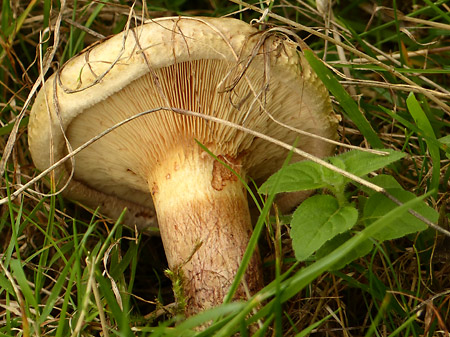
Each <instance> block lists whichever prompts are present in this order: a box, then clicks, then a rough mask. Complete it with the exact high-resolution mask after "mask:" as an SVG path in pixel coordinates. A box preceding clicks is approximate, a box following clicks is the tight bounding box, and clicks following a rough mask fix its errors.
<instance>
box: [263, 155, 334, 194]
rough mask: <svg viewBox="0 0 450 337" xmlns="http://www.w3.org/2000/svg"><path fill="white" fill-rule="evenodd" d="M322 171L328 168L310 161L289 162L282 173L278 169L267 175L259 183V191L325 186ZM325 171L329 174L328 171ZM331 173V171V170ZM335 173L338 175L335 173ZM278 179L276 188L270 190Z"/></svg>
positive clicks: (284, 190)
mask: <svg viewBox="0 0 450 337" xmlns="http://www.w3.org/2000/svg"><path fill="white" fill-rule="evenodd" d="M324 171H330V170H329V169H327V168H325V167H322V166H320V165H319V164H316V163H314V162H312V161H301V162H297V163H294V164H290V165H288V166H286V167H285V168H284V169H283V172H282V174H281V172H280V171H278V172H276V173H275V174H273V175H272V176H271V177H269V179H268V180H267V181H266V182H265V183H264V184H262V185H261V187H260V191H261V192H262V193H267V192H268V191H273V192H274V193H280V192H294V191H304V190H312V189H317V188H323V187H325V186H327V183H326V182H325V181H324ZM327 173H328V174H329V172H327ZM331 173H333V172H332V171H331ZM335 174H336V176H338V174H337V173H335ZM278 179H279V181H278V184H277V186H276V189H275V190H272V188H273V187H274V185H275V182H276V181H277V180H278Z"/></svg>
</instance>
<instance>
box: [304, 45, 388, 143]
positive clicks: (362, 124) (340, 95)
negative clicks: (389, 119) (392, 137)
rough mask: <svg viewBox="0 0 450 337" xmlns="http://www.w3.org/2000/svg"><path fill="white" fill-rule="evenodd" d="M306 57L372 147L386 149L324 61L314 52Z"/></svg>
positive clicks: (308, 51) (306, 52) (306, 53)
mask: <svg viewBox="0 0 450 337" xmlns="http://www.w3.org/2000/svg"><path fill="white" fill-rule="evenodd" d="M304 55H305V58H306V59H307V60H308V62H309V64H310V65H311V67H312V68H313V70H314V71H315V72H316V74H317V76H318V77H319V78H320V80H321V81H322V82H323V83H324V84H325V86H326V87H327V88H328V90H330V91H331V93H332V94H333V95H334V97H335V98H336V99H337V100H338V101H339V103H340V104H341V106H342V108H343V109H344V111H345V113H347V115H348V117H349V118H350V119H351V120H352V121H353V122H354V123H355V124H356V126H357V127H358V129H359V130H360V131H361V133H362V134H363V136H364V137H366V139H367V141H368V142H369V143H370V145H372V147H374V148H376V149H382V148H384V145H383V143H382V142H381V140H380V138H378V135H377V134H376V133H375V131H374V130H373V128H372V126H371V125H370V123H369V122H368V121H367V119H366V118H365V117H364V115H363V114H362V113H361V111H360V110H359V108H358V105H357V104H356V103H355V101H354V100H353V99H352V98H351V96H350V95H349V94H348V92H347V91H346V90H345V89H344V88H343V87H342V85H341V84H340V83H339V81H338V80H337V79H336V78H335V77H334V75H333V74H332V73H331V71H330V70H329V69H327V67H325V66H324V65H323V63H322V61H321V60H319V59H318V58H317V57H316V55H314V53H313V52H312V51H310V50H305V51H304Z"/></svg>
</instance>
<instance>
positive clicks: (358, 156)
mask: <svg viewBox="0 0 450 337" xmlns="http://www.w3.org/2000/svg"><path fill="white" fill-rule="evenodd" d="M381 151H384V152H387V153H389V154H388V155H384V156H383V155H379V154H376V153H371V152H362V151H357V150H352V151H348V152H346V153H343V154H341V155H339V156H338V157H335V158H340V159H341V160H342V161H343V162H344V163H345V170H346V171H348V172H350V173H353V174H354V175H357V176H358V177H362V176H365V175H366V174H369V173H370V172H373V171H376V170H379V169H381V168H383V167H386V166H388V165H389V164H392V163H393V162H395V161H397V160H399V159H401V158H403V157H405V156H406V154H404V153H403V152H398V151H394V150H390V149H382V150H381ZM333 160H334V158H332V159H331V162H332V163H333Z"/></svg>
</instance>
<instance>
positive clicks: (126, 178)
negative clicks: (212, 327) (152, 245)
mask: <svg viewBox="0 0 450 337" xmlns="http://www.w3.org/2000/svg"><path fill="white" fill-rule="evenodd" d="M163 106H166V107H167V106H170V107H173V108H179V109H187V110H191V111H196V112H199V113H202V114H205V115H210V116H215V117H218V118H221V119H223V120H227V121H230V122H233V123H236V124H240V125H245V126H246V127H247V128H249V129H251V130H255V131H258V132H261V133H264V134H266V135H268V136H271V137H274V138H277V139H280V140H282V141H284V142H287V143H294V140H295V138H296V137H297V134H296V133H295V132H291V131H289V130H286V129H285V128H283V127H282V124H287V125H290V126H292V127H294V128H297V129H301V130H304V131H307V132H311V133H314V134H317V135H320V136H323V137H327V138H330V139H336V137H337V135H336V126H337V125H336V124H337V119H336V117H335V115H334V114H333V112H332V108H331V103H330V99H329V97H328V93H327V91H326V89H325V88H324V86H323V85H322V83H321V82H320V81H319V80H318V79H317V77H316V75H315V74H314V73H313V72H312V70H311V69H310V67H309V65H308V64H307V63H306V61H305V60H304V59H303V57H302V55H301V53H300V52H299V51H297V49H296V45H295V44H294V43H293V42H291V41H289V40H288V39H286V38H285V37H283V36H277V35H274V34H265V33H264V32H258V30H257V29H255V28H254V27H251V26H250V25H248V24H246V23H244V22H241V21H239V20H235V19H230V18H227V19H216V18H162V19H158V20H153V21H151V22H149V23H147V24H144V25H142V26H139V27H137V28H135V29H133V30H128V31H125V32H124V33H122V34H119V35H117V36H114V37H112V38H110V39H108V40H105V41H103V42H102V43H100V44H97V45H95V46H93V47H92V48H89V49H88V50H86V51H84V52H83V53H82V54H80V55H78V56H77V57H75V58H73V59H71V60H69V61H68V62H67V63H66V64H65V65H64V66H63V67H62V69H61V70H60V71H59V72H58V73H57V74H55V75H53V76H52V77H50V78H49V79H48V80H47V81H46V83H45V86H44V88H43V89H42V90H41V91H40V92H39V94H38V96H37V98H36V102H35V104H34V106H33V109H32V115H31V118H30V126H29V143H30V149H31V153H32V156H33V160H34V162H35V164H36V166H37V167H38V168H40V169H45V168H47V167H49V166H50V165H51V164H52V162H54V161H56V160H58V159H59V158H61V157H62V156H64V155H65V154H67V152H68V149H70V148H76V147H78V146H79V145H81V144H83V143H85V142H86V141H87V140H89V139H90V138H92V137H94V136H96V135H97V134H99V133H100V132H102V131H104V130H106V129H108V128H109V127H111V126H112V125H114V124H116V123H118V122H120V121H122V120H124V119H126V118H128V117H130V116H133V115H135V114H137V113H139V112H142V111H147V110H151V109H155V108H158V107H163ZM266 112H270V114H271V116H273V118H275V119H277V120H278V121H280V122H281V124H277V123H274V122H273V120H272V119H271V118H269V116H268V114H267V113H266ZM63 131H64V133H63ZM65 137H67V140H68V142H69V143H70V146H68V145H67V144H66V141H65ZM196 140H197V141H198V142H200V143H201V144H203V145H204V146H206V147H207V148H208V149H209V150H210V151H211V152H212V153H214V155H215V156H217V157H218V158H220V159H221V160H223V161H224V162H226V163H227V164H228V165H229V166H231V167H232V168H233V170H234V171H235V172H237V173H238V174H239V175H240V177H242V178H243V179H244V180H245V179H247V178H248V177H251V178H252V179H254V180H256V181H261V180H263V179H265V178H267V177H268V176H269V175H270V174H272V173H273V172H275V171H276V170H277V169H278V168H279V167H280V165H281V164H282V162H283V160H284V158H285V157H286V155H287V151H284V150H280V148H278V147H277V146H276V145H273V144H270V143H266V142H264V141H262V140H261V139H258V138H255V137H254V136H253V135H251V134H248V133H244V132H242V131H239V130H236V129H233V128H230V127H227V126H226V125H223V124H220V123H213V122H208V121H207V120H205V119H201V118H196V117H193V116H183V115H180V114H176V113H174V112H173V111H171V110H170V109H169V110H164V111H160V112H156V113H153V114H148V115H145V116H143V117H141V118H139V119H136V120H133V121H131V122H129V123H127V124H126V125H123V126H121V127H120V128H118V129H117V130H115V131H114V132H111V133H109V134H107V135H106V136H105V137H103V138H101V139H100V140H99V141H97V142H95V143H94V144H92V145H91V146H89V147H88V148H86V149H85V150H83V151H81V152H80V153H79V154H77V155H76V156H75V157H74V161H73V162H72V163H68V164H67V165H65V166H62V167H59V168H58V169H57V170H56V177H57V179H58V181H62V182H64V180H67V179H68V177H69V173H70V172H71V171H72V170H73V177H72V179H71V181H70V183H69V185H68V187H67V188H66V189H65V190H64V194H65V195H66V196H68V197H69V198H73V199H76V200H79V201H82V202H84V203H86V204H87V205H89V206H92V207H96V206H100V211H102V212H104V213H105V214H108V215H110V216H111V217H116V216H117V215H118V214H119V213H120V212H121V211H122V209H123V207H124V206H126V207H128V209H129V211H128V213H127V217H126V222H127V224H128V225H131V226H133V225H137V226H138V227H139V228H140V229H142V230H148V228H149V227H151V226H155V225H156V223H155V221H154V214H155V211H156V214H157V219H158V221H157V222H158V226H159V229H160V233H161V238H162V241H163V243H164V248H165V252H166V256H167V259H168V263H169V267H170V268H171V269H172V270H177V271H180V272H181V273H180V275H182V284H183V290H184V294H185V297H186V303H187V306H186V311H185V312H186V314H187V315H192V314H194V313H196V312H198V311H201V310H203V309H207V308H210V307H213V306H215V305H217V304H220V303H221V302H222V301H223V298H224V296H225V295H226V293H227V291H228V289H229V286H230V285H231V283H232V281H233V279H234V276H235V274H236V271H237V269H238V268H239V265H240V261H241V259H242V256H243V254H244V252H245V249H246V246H247V243H248V240H249V238H250V236H251V233H252V225H251V220H250V214H249V208H248V202H247V196H246V188H245V186H244V184H243V182H242V181H241V180H240V179H239V178H238V177H237V176H236V175H235V174H233V173H232V172H231V171H229V170H228V169H227V168H226V167H225V166H223V165H222V164H221V163H220V162H219V161H217V160H216V159H215V158H214V157H213V156H210V155H209V154H208V153H207V152H205V151H203V149H202V148H201V147H200V146H199V145H198V144H197V142H196ZM299 147H300V148H302V149H303V150H305V151H307V152H309V153H312V154H314V155H316V156H326V155H329V154H331V152H332V151H333V145H330V144H327V143H324V142H322V141H320V140H317V139H313V138H310V137H306V136H301V137H300V139H299ZM299 159H300V158H296V160H299ZM61 178H62V179H61ZM244 282H245V283H246V285H247V286H248V289H249V290H250V293H255V292H256V291H257V290H258V289H260V287H261V286H262V275H261V265H260V257H259V256H258V252H255V254H254V256H253V258H252V260H251V262H250V264H249V266H248V269H247V272H246V274H245V277H244ZM244 288H245V287H244V286H243V285H241V286H240V288H239V289H238V291H237V293H236V295H235V298H236V299H238V298H245V297H246V293H245V291H244Z"/></svg>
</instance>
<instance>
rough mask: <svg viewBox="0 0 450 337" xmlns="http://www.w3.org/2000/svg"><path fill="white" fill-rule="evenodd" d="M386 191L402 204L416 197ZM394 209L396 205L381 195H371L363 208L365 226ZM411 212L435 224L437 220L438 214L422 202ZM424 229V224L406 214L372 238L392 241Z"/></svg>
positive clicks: (425, 227) (409, 194)
mask: <svg viewBox="0 0 450 337" xmlns="http://www.w3.org/2000/svg"><path fill="white" fill-rule="evenodd" d="M387 191H388V193H389V194H391V195H393V196H394V197H395V198H397V199H398V200H400V201H401V202H403V203H404V202H407V201H409V200H412V199H414V198H415V197H416V196H415V195H414V194H413V193H411V192H407V191H404V190H402V189H388V190H387ZM396 207H398V205H397V204H396V203H394V202H393V201H392V200H390V199H388V198H387V197H386V196H384V195H383V194H381V193H375V194H373V195H372V196H370V197H369V199H368V200H367V202H366V205H365V207H364V222H365V224H366V226H369V225H371V224H372V223H373V222H375V221H377V220H378V219H380V218H382V217H383V216H384V215H385V214H386V213H389V212H390V211H391V210H393V209H394V208H396ZM413 210H414V211H416V212H417V213H419V214H421V215H422V216H424V217H426V218H427V219H429V220H431V221H433V222H437V220H438V218H439V214H438V213H437V212H436V211H435V210H434V209H433V208H431V207H429V206H428V205H427V204H425V203H424V202H422V203H418V204H416V205H415V206H414V209H413ZM425 229H427V225H426V224H425V223H423V222H422V221H421V220H419V219H417V218H416V217H415V216H414V215H412V214H410V213H406V214H403V215H402V216H401V217H400V216H399V217H398V219H396V221H395V222H393V223H392V224H391V225H390V226H387V227H385V228H384V229H383V231H380V232H378V233H377V234H376V235H375V236H374V238H375V239H377V240H379V241H384V240H392V239H397V238H399V237H402V236H405V235H407V234H411V233H416V232H420V231H423V230H425Z"/></svg>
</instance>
